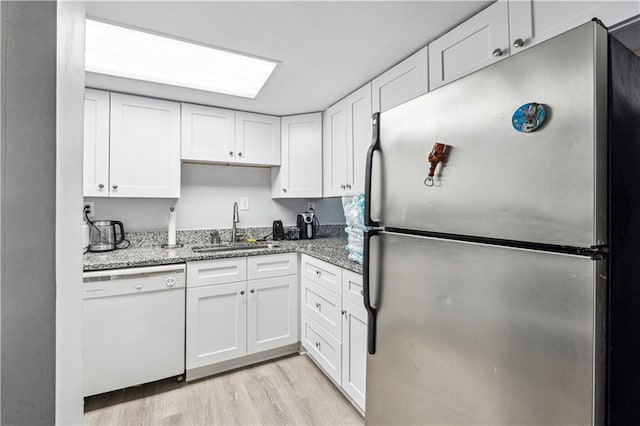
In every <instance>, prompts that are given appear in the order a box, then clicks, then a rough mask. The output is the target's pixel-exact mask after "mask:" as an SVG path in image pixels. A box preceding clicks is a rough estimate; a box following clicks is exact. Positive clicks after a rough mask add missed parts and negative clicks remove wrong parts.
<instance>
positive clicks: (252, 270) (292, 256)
mask: <svg viewBox="0 0 640 426" xmlns="http://www.w3.org/2000/svg"><path fill="white" fill-rule="evenodd" d="M297 274H298V254H297V253H283V254H268V255H262V256H250V257H248V258H247V278H248V279H250V280H258V279H263V278H272V277H281V276H284V275H297Z"/></svg>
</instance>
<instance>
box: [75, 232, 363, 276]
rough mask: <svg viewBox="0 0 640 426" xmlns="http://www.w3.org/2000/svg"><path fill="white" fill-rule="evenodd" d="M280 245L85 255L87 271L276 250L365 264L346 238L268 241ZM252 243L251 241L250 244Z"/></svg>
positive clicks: (353, 266)
mask: <svg viewBox="0 0 640 426" xmlns="http://www.w3.org/2000/svg"><path fill="white" fill-rule="evenodd" d="M268 243H274V244H277V245H279V246H280V247H277V248H272V249H263V250H252V251H242V250H239V251H219V252H214V253H196V252H194V251H193V250H192V249H193V247H196V246H203V244H185V246H184V247H181V248H177V249H163V248H160V247H158V246H153V247H131V248H127V249H122V250H115V251H111V252H107V253H87V254H85V255H84V270H85V271H97V270H103V269H119V268H129V267H135V266H151V265H168V264H174V263H184V262H193V261H198V260H211V259H224V258H230V257H243V256H259V255H265V254H276V253H292V252H297V253H304V254H308V255H309V256H313V257H315V258H317V259H320V260H324V261H326V262H329V263H332V264H334V265H337V266H340V267H341V268H344V269H347V270H350V271H353V272H356V273H359V274H361V273H362V265H360V264H359V263H357V262H354V261H352V260H349V259H348V258H347V256H348V253H347V250H346V249H345V246H346V244H347V240H346V239H345V238H340V237H324V238H315V239H313V240H297V241H268ZM248 245H250V244H248Z"/></svg>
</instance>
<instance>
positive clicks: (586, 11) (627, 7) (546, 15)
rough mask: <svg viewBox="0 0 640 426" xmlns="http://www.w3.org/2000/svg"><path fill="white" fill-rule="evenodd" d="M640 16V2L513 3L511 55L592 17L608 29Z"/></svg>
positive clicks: (525, 0)
mask: <svg viewBox="0 0 640 426" xmlns="http://www.w3.org/2000/svg"><path fill="white" fill-rule="evenodd" d="M638 14H640V1H627V0H623V1H620V0H613V1H612V0H609V1H602V0H600V1H541V0H517V1H514V0H511V1H510V2H509V30H510V36H511V46H513V47H512V49H511V53H518V52H520V51H522V50H524V49H526V48H527V47H530V46H533V45H535V44H537V43H539V42H541V41H544V40H547V39H549V38H551V37H554V36H556V35H558V34H561V33H563V32H565V31H567V30H570V29H571V28H574V27H576V26H578V25H581V24H584V23H585V22H588V21H589V20H591V19H592V18H598V19H600V20H601V21H602V22H603V23H604V25H605V26H607V27H611V26H613V25H616V24H618V23H620V22H622V21H624V20H626V19H629V18H631V17H633V16H636V15H638Z"/></svg>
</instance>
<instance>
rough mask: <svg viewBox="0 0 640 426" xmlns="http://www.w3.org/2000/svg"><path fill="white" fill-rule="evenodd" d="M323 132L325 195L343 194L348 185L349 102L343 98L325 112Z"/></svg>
mask: <svg viewBox="0 0 640 426" xmlns="http://www.w3.org/2000/svg"><path fill="white" fill-rule="evenodd" d="M322 125H323V132H322V138H323V141H322V151H323V169H324V170H323V180H324V182H323V191H324V196H325V197H334V196H341V195H343V194H344V193H345V191H346V185H347V162H348V159H347V156H348V151H349V149H348V148H347V104H346V101H345V100H344V99H343V100H342V101H340V102H338V103H337V104H335V105H333V106H332V107H329V108H328V109H327V110H326V111H325V112H324V117H323V122H322Z"/></svg>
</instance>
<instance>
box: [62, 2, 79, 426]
mask: <svg viewBox="0 0 640 426" xmlns="http://www.w3.org/2000/svg"><path fill="white" fill-rule="evenodd" d="M57 5H58V10H57V13H58V19H57V33H58V41H57V70H58V72H57V76H56V77H57V81H56V86H57V87H56V133H57V136H56V152H57V159H56V209H55V211H56V399H55V401H56V420H55V421H56V424H61V425H77V424H82V417H83V411H84V410H83V408H84V407H83V391H82V383H83V382H82V368H81V367H82V251H81V250H69V247H80V246H81V241H82V231H81V230H80V227H79V226H78V225H77V224H78V222H79V221H80V218H81V217H82V206H83V202H82V161H83V156H82V143H83V137H84V125H83V124H84V123H83V119H82V117H83V114H84V15H85V8H84V2H77V1H73V2H72V1H58V2H57Z"/></svg>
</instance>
